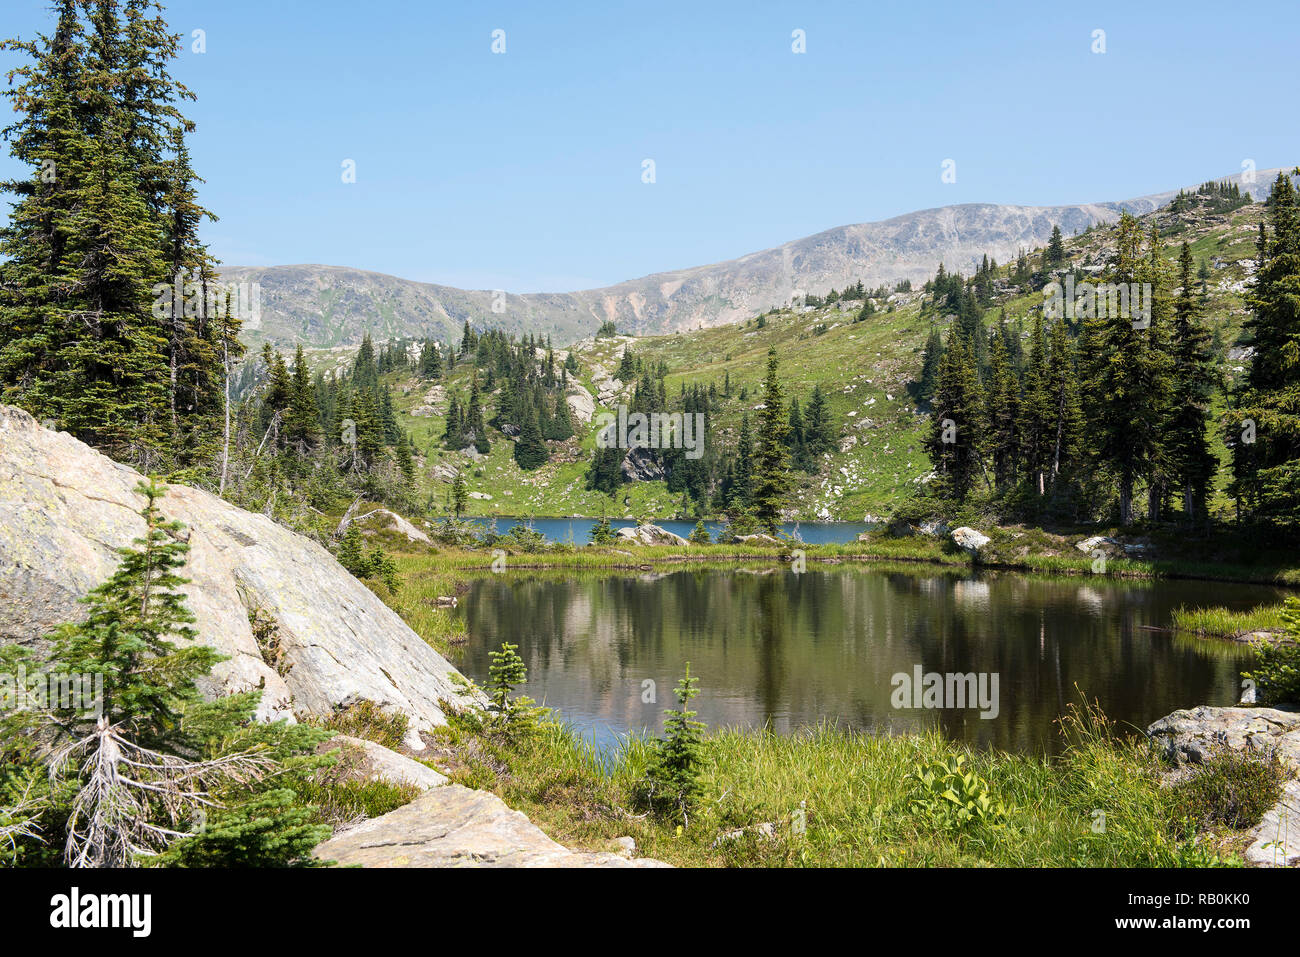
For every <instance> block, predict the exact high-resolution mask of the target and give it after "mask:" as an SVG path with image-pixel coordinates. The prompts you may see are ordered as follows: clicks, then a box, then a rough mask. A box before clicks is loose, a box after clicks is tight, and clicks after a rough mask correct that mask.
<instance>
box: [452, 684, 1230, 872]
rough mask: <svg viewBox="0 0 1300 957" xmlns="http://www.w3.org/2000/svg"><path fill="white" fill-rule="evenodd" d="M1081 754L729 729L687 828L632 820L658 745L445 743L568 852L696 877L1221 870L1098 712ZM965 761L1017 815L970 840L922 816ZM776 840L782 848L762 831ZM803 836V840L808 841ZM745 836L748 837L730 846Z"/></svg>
mask: <svg viewBox="0 0 1300 957" xmlns="http://www.w3.org/2000/svg"><path fill="white" fill-rule="evenodd" d="M1065 726H1066V730H1067V731H1068V733H1069V735H1070V744H1069V747H1068V748H1067V750H1066V752H1065V754H1064V755H1063V756H1062V757H1060V758H1057V759H1047V758H1041V757H1032V756H1026V755H1017V754H1006V753H1001V752H985V751H971V750H968V749H966V748H963V747H960V746H957V745H954V744H952V743H950V742H948V741H947V740H945V739H944V738H943V737H941V736H940V735H939V734H937V733H927V734H921V735H916V736H907V737H878V736H874V735H871V734H867V733H864V732H860V731H854V730H851V729H846V728H842V727H838V726H836V725H834V724H832V723H829V722H827V723H823V724H820V725H818V726H816V727H811V728H806V729H803V730H801V731H798V732H795V733H793V734H788V735H777V734H774V733H771V732H770V731H766V730H743V729H721V730H717V731H714V732H713V733H711V734H710V735H708V736H707V737H706V739H705V744H704V751H703V770H702V783H703V785H704V795H705V797H704V800H703V802H702V804H701V806H700V807H699V808H697V810H696V811H695V813H694V815H693V816H692V817H691V819H690V820H689V823H688V824H687V826H684V827H681V828H678V826H677V822H676V821H660V820H658V819H656V818H655V817H654V816H653V815H639V814H636V813H633V811H632V810H629V809H630V808H633V807H634V806H635V805H634V802H633V795H634V792H635V787H636V783H637V781H638V780H639V779H640V778H641V776H642V775H643V774H644V773H645V769H646V767H647V763H648V760H649V757H650V754H651V749H652V748H653V746H654V744H653V741H652V740H649V739H646V738H644V737H641V736H631V737H629V738H627V739H625V740H624V741H623V743H622V746H621V747H619V748H617V749H616V750H614V751H605V750H601V749H599V748H598V747H596V746H595V745H593V744H592V743H591V742H589V741H584V740H583V739H581V738H579V737H577V736H576V735H574V734H573V733H572V731H571V730H570V729H568V728H567V727H565V726H563V725H560V724H557V723H553V722H551V723H547V724H545V725H544V726H543V731H542V733H541V734H539V735H538V736H536V737H535V738H533V739H531V740H529V741H525V742H520V743H518V744H516V745H505V744H502V743H501V742H494V741H490V740H484V739H480V738H477V737H476V736H475V735H474V733H473V732H472V731H470V730H467V729H466V728H465V727H458V726H457V725H456V724H455V723H453V726H452V727H450V728H448V729H446V730H444V731H443V732H441V733H442V734H444V735H445V737H446V739H447V742H448V743H449V744H450V746H451V747H452V748H453V750H455V751H457V752H458V753H461V754H468V755H469V757H468V758H467V759H466V760H465V762H464V763H463V764H462V765H461V767H460V768H459V769H458V770H457V771H455V772H454V773H453V776H454V777H455V778H456V779H457V780H461V781H462V782H463V783H472V784H473V785H474V786H477V787H484V788H488V789H490V790H493V791H496V792H497V793H498V794H500V795H501V796H502V797H503V798H504V799H505V800H506V802H507V803H508V804H510V805H511V806H512V807H517V808H519V809H520V810H522V811H524V812H525V813H527V814H528V815H529V816H530V817H532V818H533V819H534V820H535V821H537V822H538V823H539V824H540V825H541V826H542V827H543V828H545V829H546V830H547V832H548V833H550V834H552V836H554V837H556V838H557V839H558V840H560V841H562V842H564V843H567V844H570V845H573V846H577V847H586V848H591V849H598V850H599V849H610V848H611V847H612V841H613V839H614V838H616V837H619V836H622V835H630V836H631V837H633V838H634V839H635V840H636V843H637V846H638V849H639V851H638V853H640V854H643V855H645V856H649V857H655V858H659V859H661V860H665V861H668V862H670V863H673V864H677V865H684V866H740V865H744V866H833V867H863V866H916V867H948V866H980V865H990V866H1007V867H1017V866H1179V865H1186V864H1208V863H1216V862H1217V861H1216V860H1215V859H1214V858H1213V856H1212V855H1210V854H1208V853H1207V852H1203V851H1201V850H1199V849H1198V848H1196V847H1195V846H1193V845H1192V844H1191V843H1189V841H1188V840H1187V838H1188V836H1189V835H1188V834H1187V833H1185V832H1184V829H1183V826H1182V824H1181V823H1180V822H1179V821H1178V820H1177V819H1176V816H1175V814H1174V813H1173V809H1172V808H1173V805H1172V799H1171V797H1170V795H1169V793H1168V789H1166V788H1162V787H1161V786H1160V783H1159V782H1160V769H1161V767H1160V761H1159V759H1158V758H1157V757H1156V756H1155V755H1154V754H1153V753H1152V752H1151V751H1150V750H1149V749H1148V748H1147V747H1146V745H1145V743H1144V742H1143V741H1142V740H1141V739H1140V738H1139V739H1137V740H1133V739H1129V738H1125V737H1122V736H1119V735H1117V734H1115V733H1114V729H1113V728H1112V727H1111V726H1110V725H1109V723H1108V722H1107V721H1106V720H1105V718H1104V716H1102V715H1101V714H1100V712H1099V711H1097V710H1096V709H1095V707H1091V708H1090V707H1088V706H1082V707H1080V708H1078V709H1076V711H1075V712H1074V713H1072V714H1071V715H1070V716H1068V717H1067V720H1066V722H1065ZM956 755H963V756H965V758H966V760H967V762H968V766H969V767H970V768H971V769H972V770H973V771H975V772H976V773H977V774H978V775H979V776H980V777H982V778H984V779H985V780H986V781H987V782H988V786H989V788H990V789H991V794H990V796H991V797H992V798H994V799H995V800H996V801H998V802H1000V803H1002V804H1003V805H1004V806H1005V807H1006V809H1007V814H1006V816H1005V818H1004V819H1002V820H1001V822H1000V823H997V824H985V823H982V822H975V823H974V824H972V825H970V826H966V827H962V828H956V829H954V828H953V827H951V826H949V825H945V824H943V823H941V822H939V821H936V820H935V819H933V818H932V817H931V816H930V815H929V814H927V813H926V812H925V811H924V810H923V809H921V808H920V807H918V805H917V801H916V799H917V784H916V777H915V774H914V772H915V771H916V770H917V769H918V768H924V767H926V766H927V765H931V764H933V763H935V762H938V761H948V760H950V759H952V758H953V757H955V756H956ZM759 824H770V825H772V827H771V832H770V836H768V835H766V834H764V833H762V832H760V831H759V830H758V829H757V828H756V827H755V825H759ZM800 825H802V826H800ZM734 832H739V834H738V835H737V836H735V837H728V836H727V835H730V834H733V833H734Z"/></svg>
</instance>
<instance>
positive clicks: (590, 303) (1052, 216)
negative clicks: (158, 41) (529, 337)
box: [223, 170, 1276, 347]
mask: <svg viewBox="0 0 1300 957" xmlns="http://www.w3.org/2000/svg"><path fill="white" fill-rule="evenodd" d="M1275 175H1276V171H1269V170H1264V171H1258V172H1256V173H1255V176H1254V183H1253V184H1248V183H1242V184H1241V185H1242V187H1243V189H1245V190H1247V191H1249V192H1251V193H1252V194H1253V195H1254V196H1255V197H1256V198H1257V199H1259V198H1263V197H1264V196H1266V195H1267V191H1268V188H1269V184H1270V183H1271V182H1272V180H1273V178H1274V177H1275ZM1228 179H1230V180H1232V181H1234V182H1238V183H1241V179H1242V177H1241V175H1237V176H1232V177H1228ZM1175 195H1176V191H1171V192H1165V193H1157V194H1153V195H1150V196H1142V197H1138V198H1136V199H1130V200H1125V201H1122V202H1112V203H1089V204H1080V205H1069V206H1005V205H993V204H966V205H961V206H944V207H941V208H938V209H927V210H921V211H918V212H914V213H908V214H906V215H904V216H896V217H894V218H893V219H888V220H884V221H882V222H876V223H860V224H857V225H852V226H839V227H836V228H834V229H829V230H826V231H825V232H821V233H817V234H816V235H813V236H808V237H806V238H803V239H798V240H795V241H793V242H790V243H786V244H784V245H782V246H777V247H775V248H773V249H766V250H762V251H760V252H755V253H750V254H749V255H746V256H742V257H740V258H738V259H733V260H728V261H725V262H719V263H713V264H710V265H706V266H696V267H693V268H689V269H680V270H674V271H671V272H663V273H656V274H654V275H650V276H645V277H642V278H640V279H632V280H628V281H625V282H621V283H617V284H615V285H613V286H608V287H605V288H601V289H588V290H582V291H578V292H571V293H527V294H523V295H516V294H508V295H504V304H503V308H501V307H499V309H498V311H495V312H494V311H493V305H494V300H495V299H496V294H495V293H494V292H493V291H492V290H465V289H456V288H453V287H451V286H440V285H436V284H433V283H421V282H415V281H412V280H407V279H399V278H397V277H395V276H387V275H384V274H382V273H374V272H366V271H364V270H359V269H350V268H348V267H342V266H316V265H298V266H271V267H246V266H245V267H239V266H232V267H227V268H226V269H224V270H223V276H224V277H225V278H227V279H231V280H237V281H246V282H257V283H259V284H260V286H261V303H262V317H261V322H260V324H258V325H257V327H256V328H253V327H251V326H250V328H248V330H247V331H246V335H245V338H246V339H247V340H248V342H249V343H250V344H252V345H260V343H261V342H262V341H264V340H269V341H271V342H273V343H275V344H277V345H281V346H291V345H293V344H296V343H299V342H301V343H302V344H304V345H307V346H316V347H330V346H337V345H347V344H353V343H357V342H360V340H361V337H362V336H363V335H364V334H365V333H366V332H369V333H370V334H371V335H372V336H373V337H374V338H376V339H378V340H385V339H394V338H406V337H418V338H424V337H431V338H434V339H441V340H446V339H450V338H455V337H458V336H459V333H460V329H461V327H462V325H463V324H464V323H465V321H466V320H468V321H470V322H471V323H473V324H474V325H475V326H477V327H485V328H502V329H506V330H508V331H512V332H533V333H536V334H540V335H551V336H553V337H554V338H555V340H556V341H557V342H558V343H565V342H571V341H574V340H575V339H578V338H581V337H582V336H584V335H588V334H590V333H592V332H594V331H595V329H596V328H597V327H598V326H599V325H600V324H601V323H603V322H606V321H612V322H614V323H616V324H617V325H618V327H619V329H620V330H621V331H623V332H628V333H633V334H637V335H654V334H662V333H668V332H676V331H679V330H686V329H695V328H699V327H706V326H716V325H720V324H723V323H729V322H735V321H738V320H740V319H744V318H746V317H749V316H753V315H755V314H757V313H759V312H763V311H765V310H767V309H770V308H772V307H774V306H781V305H785V304H788V303H789V301H790V299H791V298H792V297H793V296H794V295H796V294H797V293H798V292H804V293H809V294H814V295H824V294H825V293H827V292H828V291H829V290H830V289H832V288H836V289H842V288H843V287H845V286H847V285H851V284H853V283H855V282H857V281H859V280H861V281H862V282H863V283H864V284H865V285H866V286H868V287H875V286H877V285H880V284H881V283H885V284H889V285H892V284H894V283H895V282H897V281H899V280H902V279H908V280H911V281H912V282H913V283H919V282H922V281H924V280H925V279H927V278H929V277H930V276H932V275H933V274H934V271H935V269H936V267H937V266H938V265H939V263H940V262H942V263H944V264H945V266H947V267H948V268H949V269H956V270H958V271H961V272H965V273H970V272H971V271H972V269H973V266H974V264H975V263H977V262H978V261H979V260H980V259H981V257H983V255H984V254H985V253H987V254H988V255H990V256H993V257H995V258H996V259H998V260H999V261H1001V262H1005V261H1006V260H1008V259H1010V258H1012V257H1013V256H1014V255H1015V254H1016V252H1017V250H1019V249H1020V248H1022V247H1023V248H1032V247H1035V246H1042V245H1044V244H1045V243H1046V241H1047V239H1048V237H1049V236H1050V235H1051V231H1052V227H1053V226H1054V225H1059V226H1060V227H1061V230H1062V232H1064V233H1065V234H1066V235H1072V234H1074V233H1076V232H1079V231H1081V230H1083V229H1084V228H1086V227H1087V226H1090V225H1093V224H1095V223H1108V222H1112V221H1114V220H1115V219H1117V218H1118V217H1119V213H1120V211H1121V210H1128V211H1130V212H1132V213H1134V214H1135V215H1140V214H1142V213H1147V212H1150V211H1152V210H1155V209H1158V208H1160V207H1162V206H1164V205H1165V204H1167V203H1168V202H1169V201H1170V200H1171V199H1173V197H1174V196H1175Z"/></svg>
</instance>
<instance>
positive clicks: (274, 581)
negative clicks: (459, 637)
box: [0, 405, 482, 748]
mask: <svg viewBox="0 0 1300 957" xmlns="http://www.w3.org/2000/svg"><path fill="white" fill-rule="evenodd" d="M141 481H142V476H141V475H140V474H139V473H138V472H136V471H134V470H133V469H130V468H127V467H126V466H125V465H119V464H118V463H116V462H114V461H112V460H111V459H109V458H107V457H106V456H104V455H101V454H100V453H99V452H96V451H95V450H94V449H92V448H90V447H89V446H87V445H84V444H83V443H81V442H79V441H77V440H76V439H74V438H73V437H72V436H70V435H68V434H67V433H63V432H54V431H51V430H48V429H44V428H42V427H41V426H40V425H38V424H37V422H36V420H35V419H33V418H32V417H31V416H30V415H28V414H27V413H26V412H23V411H21V410H20V409H15V408H11V407H9V406H3V405H0V642H11V641H12V642H19V643H21V644H24V645H27V646H29V647H34V648H36V649H37V650H38V651H39V650H42V649H44V647H45V641H44V638H45V636H47V635H48V634H49V633H50V632H51V631H52V630H53V629H54V628H55V627H56V626H58V625H60V624H62V623H64V622H68V621H76V620H79V619H80V618H81V617H82V616H83V615H84V613H85V606H84V605H82V604H81V603H80V601H79V599H81V598H82V597H84V596H85V595H86V594H87V593H88V592H89V591H90V590H91V589H92V588H95V587H96V586H97V585H99V584H101V583H102V582H104V581H105V580H107V579H108V578H109V576H110V575H112V573H113V571H114V570H115V569H116V567H117V564H118V560H119V556H118V554H117V551H116V550H117V549H119V548H124V547H127V546H129V545H131V543H132V542H133V541H134V540H135V539H137V538H139V537H140V536H141V535H143V534H144V519H143V518H141V516H140V508H141V507H142V505H143V504H144V499H143V497H142V496H141V495H140V494H139V493H138V492H137V491H136V486H137V485H138V484H139V483H140V482H141ZM160 504H161V508H162V511H163V513H164V514H165V515H166V516H167V517H168V518H169V519H174V520H176V521H179V522H181V523H182V524H183V525H184V526H185V528H186V529H187V533H188V541H189V546H190V551H189V555H188V559H187V562H186V565H185V568H184V570H183V572H182V574H183V575H184V576H185V577H186V578H189V579H190V583H189V584H188V585H186V586H185V587H184V591H185V593H186V595H187V597H188V599H189V606H190V609H191V611H193V613H194V615H195V618H196V619H197V620H196V622H195V625H194V627H195V628H196V629H197V631H198V634H199V636H200V640H201V641H204V642H207V643H208V644H210V645H212V646H213V647H214V648H216V650H217V651H219V652H220V653H221V654H223V655H226V656H228V657H227V660H226V661H223V662H221V663H220V664H218V665H217V666H216V667H215V668H214V669H213V671H212V673H211V675H210V676H209V678H208V679H206V680H205V681H204V682H203V691H204V692H205V694H208V695H209V696H215V695H218V694H223V693H232V692H239V691H247V690H251V689H254V688H259V687H260V688H262V689H263V695H262V701H261V704H260V707H259V711H258V715H259V717H260V718H263V719H276V718H281V717H289V718H292V717H293V716H294V715H295V714H299V715H318V716H326V715H329V714H332V713H333V712H334V711H335V710H337V709H339V708H342V707H347V706H349V705H351V704H354V703H356V702H357V701H360V700H363V699H364V700H369V701H373V702H374V703H375V704H377V705H379V706H380V708H381V709H382V710H384V711H387V712H390V713H402V714H405V715H407V716H408V718H409V720H410V727H411V730H412V734H411V746H412V748H416V747H417V745H418V747H423V743H422V742H420V741H419V738H418V734H416V733H415V732H418V731H420V730H427V729H429V728H433V727H435V726H437V725H440V724H444V723H445V722H446V717H445V715H444V714H443V709H442V705H441V704H440V702H442V701H446V702H448V703H450V704H451V705H452V706H453V707H466V706H470V705H473V704H477V703H479V702H481V700H482V698H481V696H478V695H474V694H472V693H468V692H467V690H466V689H467V686H466V685H465V684H464V679H463V678H461V676H460V674H459V673H458V672H457V671H456V669H455V668H453V667H452V666H451V665H450V664H449V663H448V662H447V661H446V660H445V659H444V658H443V657H442V656H441V655H439V654H438V653H437V652H436V651H434V650H433V648H431V647H430V646H429V645H428V643H426V642H425V641H424V640H423V639H422V638H421V637H420V636H419V635H417V634H416V633H415V632H413V631H412V630H411V629H410V628H409V627H407V625H406V623H405V622H403V621H402V620H401V618H399V617H398V616H397V614H396V613H395V612H394V611H393V610H392V609H390V608H389V607H388V606H387V605H385V604H384V603H383V602H382V601H381V600H380V599H379V598H378V596H376V595H375V594H374V593H373V592H372V591H371V590H370V589H369V588H367V587H366V586H365V585H364V584H362V583H361V582H360V581H358V580H357V579H356V578H354V577H353V576H352V575H351V574H349V573H348V572H347V571H346V570H345V569H344V568H343V567H342V566H341V565H339V563H338V562H337V561H335V560H334V556H332V555H331V554H330V553H329V552H327V551H326V550H325V549H324V548H323V547H321V546H320V545H318V544H317V543H316V542H314V541H312V540H311V539H309V538H306V537H304V536H302V535H298V534H297V533H295V532H292V531H290V530H289V529H287V528H284V527H282V526H280V525H277V524H276V523H275V522H273V521H271V519H269V518H267V517H265V516H263V515H256V514H253V513H251V512H246V511H244V510H242V509H239V508H236V507H235V506H233V505H231V504H229V503H227V502H224V501H222V500H221V499H219V498H217V497H216V496H215V495H212V494H210V493H208V492H204V491H202V490H200V489H195V488H190V487H188V486H183V485H173V486H170V487H169V488H168V489H167V492H166V494H165V495H164V497H163V499H162V501H161V503H160ZM254 614H256V616H257V617H258V619H259V621H260V622H266V623H270V624H271V626H272V628H271V629H270V631H269V634H272V635H273V636H274V641H275V647H274V648H273V649H272V648H270V647H267V648H265V649H264V648H263V647H261V646H260V645H259V643H258V638H256V637H254V631H253V628H252V626H251V624H250V620H249V619H250V616H252V615H254ZM259 633H263V634H266V633H268V632H266V631H265V630H263V629H259ZM263 641H265V639H263ZM272 660H274V662H275V664H274V665H273V664H271V663H269V662H271V661H272Z"/></svg>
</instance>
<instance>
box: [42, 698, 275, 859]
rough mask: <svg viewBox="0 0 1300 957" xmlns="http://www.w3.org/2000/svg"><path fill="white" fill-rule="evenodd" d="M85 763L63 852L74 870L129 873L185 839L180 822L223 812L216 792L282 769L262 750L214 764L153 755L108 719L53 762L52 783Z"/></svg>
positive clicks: (231, 757) (238, 754) (233, 756)
mask: <svg viewBox="0 0 1300 957" xmlns="http://www.w3.org/2000/svg"><path fill="white" fill-rule="evenodd" d="M83 757H84V760H82V763H81V765H80V767H79V768H78V771H79V776H80V779H81V781H82V782H83V783H82V786H81V790H80V791H78V792H77V796H76V797H75V798H74V799H73V802H72V814H71V815H70V816H69V818H68V839H67V843H66V844H65V845H64V860H65V861H66V863H67V865H68V866H69V867H131V866H133V865H134V864H135V863H136V859H137V858H138V857H142V856H143V857H150V856H153V855H155V854H158V853H159V852H161V851H163V850H165V849H166V847H167V845H168V844H170V843H171V842H172V841H174V840H176V839H178V838H182V837H185V836H187V835H186V833H185V832H183V831H180V830H177V825H179V824H180V822H181V821H182V820H184V819H186V818H189V817H191V816H193V815H194V814H195V813H197V812H200V811H202V810H203V809H204V808H208V807H219V806H220V803H219V802H218V801H216V800H215V799H214V798H213V797H212V796H211V790H212V788H213V787H214V786H215V785H217V784H222V783H225V784H248V783H251V782H254V781H260V780H262V778H264V777H265V776H266V775H267V774H268V773H270V772H271V771H272V770H273V769H274V768H276V767H278V764H277V762H276V761H275V760H273V759H272V758H271V757H269V756H268V755H266V754H263V753H260V751H259V750H256V749H255V750H250V751H241V752H239V753H236V754H230V755H226V756H223V757H220V758H215V759H213V760H210V761H187V760H185V759H184V758H179V757H176V756H174V755H170V754H162V753H160V752H158V751H151V750H149V749H148V748H143V747H140V746H139V745H137V744H134V743H133V742H131V741H130V740H128V739H127V738H125V737H123V735H122V733H121V729H120V726H119V725H112V724H109V723H108V719H107V718H100V719H99V721H98V722H97V723H96V725H95V730H94V731H93V732H91V733H90V734H88V735H87V736H86V737H84V738H82V739H80V740H78V741H74V742H73V743H72V744H69V745H67V746H66V747H64V748H63V749H62V750H60V751H59V752H58V753H57V754H55V755H54V757H53V758H52V759H51V761H50V778H51V780H54V779H55V778H57V777H58V776H59V775H60V774H61V773H63V772H64V771H65V770H66V769H67V768H68V767H69V765H71V764H72V763H73V762H74V761H76V760H78V759H82V758H83Z"/></svg>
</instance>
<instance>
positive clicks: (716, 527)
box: [466, 516, 875, 545]
mask: <svg viewBox="0 0 1300 957" xmlns="http://www.w3.org/2000/svg"><path fill="white" fill-rule="evenodd" d="M466 521H469V522H480V523H482V524H483V525H484V526H485V527H487V528H489V529H490V528H495V529H496V531H497V534H499V535H504V534H506V533H507V532H509V531H510V529H511V528H512V527H514V526H515V525H527V526H530V527H532V528H534V529H536V530H537V531H539V532H541V533H542V534H543V535H545V536H546V540H547V541H550V542H573V543H574V544H575V545H586V544H587V543H588V542H590V541H591V530H592V529H593V528H595V527H596V522H597V521H598V520H597V519H594V518H504V517H500V516H498V517H496V518H470V519H466ZM494 523H495V524H494ZM609 524H610V525H611V526H613V527H614V528H615V529H619V528H632V527H633V526H635V525H636V522H633V521H630V520H628V519H622V518H611V519H610V520H609ZM655 524H656V525H658V526H659V527H660V528H663V529H667V530H668V531H670V532H672V533H673V534H674V535H680V536H682V538H686V537H688V536H689V535H690V534H691V531H692V529H694V528H695V523H694V522H678V521H674V520H672V519H655ZM704 527H705V528H706V529H708V532H709V537H710V538H717V535H718V532H719V531H720V530H721V529H722V527H723V523H722V522H705V523H704ZM872 528H875V525H873V524H868V523H867V522H786V523H785V524H784V525H782V526H781V531H782V532H784V533H785V534H787V535H790V536H793V537H794V538H796V539H798V540H799V541H801V542H804V543H806V544H808V545H836V544H842V543H844V542H851V541H854V540H855V539H857V537H858V535H860V534H861V533H862V532H865V531H868V530H869V529H872Z"/></svg>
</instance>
